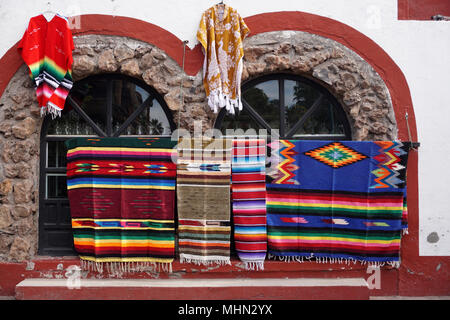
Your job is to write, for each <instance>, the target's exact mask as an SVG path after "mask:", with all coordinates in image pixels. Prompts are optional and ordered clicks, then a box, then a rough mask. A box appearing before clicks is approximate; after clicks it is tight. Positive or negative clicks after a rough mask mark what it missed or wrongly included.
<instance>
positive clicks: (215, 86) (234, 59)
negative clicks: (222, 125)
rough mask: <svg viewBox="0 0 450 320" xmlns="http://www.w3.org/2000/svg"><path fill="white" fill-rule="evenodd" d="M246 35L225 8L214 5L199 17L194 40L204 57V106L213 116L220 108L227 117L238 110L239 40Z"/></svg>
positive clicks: (238, 19) (242, 24)
mask: <svg viewBox="0 0 450 320" xmlns="http://www.w3.org/2000/svg"><path fill="white" fill-rule="evenodd" d="M249 32H250V30H249V29H248V27H247V25H246V24H245V22H244V20H243V19H242V18H241V17H240V16H239V14H238V13H237V11H236V10H235V9H233V8H231V7H229V6H227V5H225V4H223V5H220V4H217V5H215V6H213V7H211V8H209V9H208V10H206V11H205V12H204V13H203V15H202V18H201V20H200V27H199V29H198V32H197V39H198V41H199V42H200V43H201V45H202V48H203V52H204V55H205V58H204V63H203V84H204V87H205V91H206V96H207V98H208V105H209V106H210V108H211V109H212V110H213V111H214V112H215V113H217V112H218V111H219V110H220V109H221V108H226V110H227V111H228V112H229V113H231V114H234V109H235V108H237V109H239V110H242V103H241V98H240V96H241V75H242V68H243V61H242V57H243V56H244V49H243V40H244V39H245V37H246V36H247V35H248V33H249Z"/></svg>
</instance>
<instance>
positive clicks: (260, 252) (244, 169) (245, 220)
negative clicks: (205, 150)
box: [231, 139, 267, 270]
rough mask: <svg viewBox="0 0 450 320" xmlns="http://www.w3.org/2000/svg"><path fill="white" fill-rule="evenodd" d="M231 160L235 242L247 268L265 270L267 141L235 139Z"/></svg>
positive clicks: (239, 255)
mask: <svg viewBox="0 0 450 320" xmlns="http://www.w3.org/2000/svg"><path fill="white" fill-rule="evenodd" d="M232 157H233V158H232V163H231V199H232V203H233V222H234V240H235V241H234V243H235V247H236V251H237V254H238V257H239V259H240V260H241V261H242V262H243V263H244V266H245V269H246V270H264V260H265V258H266V251H267V234H266V174H265V165H266V164H265V160H266V141H265V140H264V139H234V140H233V150H232Z"/></svg>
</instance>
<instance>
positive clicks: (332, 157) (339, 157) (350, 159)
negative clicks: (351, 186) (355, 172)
mask: <svg viewBox="0 0 450 320" xmlns="http://www.w3.org/2000/svg"><path fill="white" fill-rule="evenodd" d="M304 154H305V155H306V156H309V157H311V158H313V159H315V160H318V161H320V162H322V163H323V164H326V165H328V166H330V167H332V168H342V167H344V166H347V165H350V164H353V163H355V162H358V161H361V160H364V159H366V158H367V156H365V155H363V154H362V153H359V152H358V151H355V150H353V149H352V148H349V147H347V146H344V145H343V144H342V143H340V142H333V143H330V144H327V145H325V146H323V147H320V148H316V149H313V150H310V151H307V152H305V153H304Z"/></svg>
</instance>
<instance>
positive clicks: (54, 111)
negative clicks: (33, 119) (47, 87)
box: [41, 104, 61, 120]
mask: <svg viewBox="0 0 450 320" xmlns="http://www.w3.org/2000/svg"><path fill="white" fill-rule="evenodd" d="M47 114H49V115H51V117H52V120H54V119H55V118H56V117H61V109H58V108H57V107H55V106H53V105H50V104H48V105H47V106H46V107H41V117H45V116H46V115H47Z"/></svg>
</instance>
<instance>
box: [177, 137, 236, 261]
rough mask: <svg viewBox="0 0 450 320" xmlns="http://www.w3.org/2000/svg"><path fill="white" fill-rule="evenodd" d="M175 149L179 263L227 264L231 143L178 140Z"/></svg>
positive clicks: (228, 258)
mask: <svg viewBox="0 0 450 320" xmlns="http://www.w3.org/2000/svg"><path fill="white" fill-rule="evenodd" d="M177 149H178V160H177V206H178V251H179V254H180V262H181V263H184V262H188V263H189V262H191V263H195V264H203V265H209V264H212V263H216V264H230V234H231V226H230V181H231V140H227V139H207V138H204V139H201V138H198V139H182V140H180V141H179V144H178V147H177Z"/></svg>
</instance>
